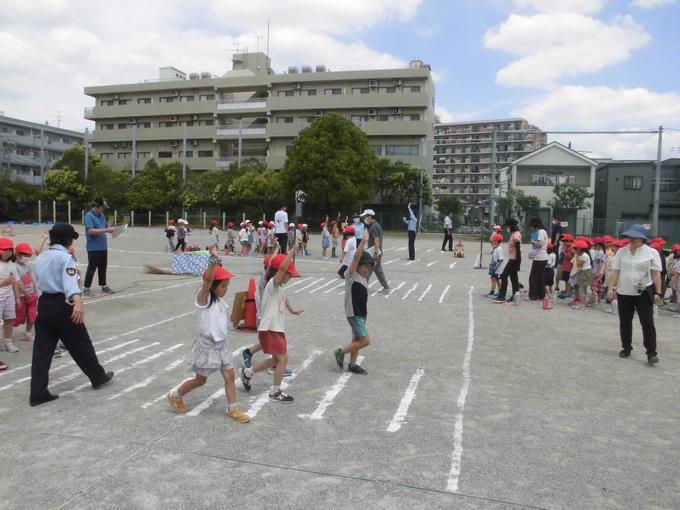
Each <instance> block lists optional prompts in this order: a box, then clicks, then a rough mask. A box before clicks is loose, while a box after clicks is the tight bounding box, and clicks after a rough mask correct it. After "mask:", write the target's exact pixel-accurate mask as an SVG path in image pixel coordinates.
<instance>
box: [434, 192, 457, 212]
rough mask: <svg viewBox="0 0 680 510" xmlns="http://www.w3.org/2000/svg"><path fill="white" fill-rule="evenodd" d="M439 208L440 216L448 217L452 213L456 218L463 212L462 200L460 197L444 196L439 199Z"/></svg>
mask: <svg viewBox="0 0 680 510" xmlns="http://www.w3.org/2000/svg"><path fill="white" fill-rule="evenodd" d="M437 207H438V208H439V212H440V214H443V215H446V214H449V213H450V212H452V213H453V215H454V216H458V215H459V214H460V211H461V206H460V200H458V197H454V196H442V197H439V199H437Z"/></svg>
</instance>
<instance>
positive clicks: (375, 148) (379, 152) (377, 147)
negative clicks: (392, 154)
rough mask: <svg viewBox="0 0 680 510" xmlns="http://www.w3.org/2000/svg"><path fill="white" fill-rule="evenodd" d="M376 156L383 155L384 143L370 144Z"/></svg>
mask: <svg viewBox="0 0 680 510" xmlns="http://www.w3.org/2000/svg"><path fill="white" fill-rule="evenodd" d="M369 147H370V148H371V150H372V151H373V153H374V154H375V155H376V156H382V145H369Z"/></svg>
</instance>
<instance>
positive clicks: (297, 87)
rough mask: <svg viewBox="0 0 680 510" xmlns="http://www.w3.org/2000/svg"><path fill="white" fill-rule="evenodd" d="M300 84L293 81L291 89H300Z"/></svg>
mask: <svg viewBox="0 0 680 510" xmlns="http://www.w3.org/2000/svg"><path fill="white" fill-rule="evenodd" d="M300 88H301V86H300V84H299V83H293V89H300Z"/></svg>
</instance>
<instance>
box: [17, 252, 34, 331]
mask: <svg viewBox="0 0 680 510" xmlns="http://www.w3.org/2000/svg"><path fill="white" fill-rule="evenodd" d="M32 256H33V248H31V247H30V246H29V245H28V244H26V243H20V244H17V247H16V259H17V262H16V264H17V266H16V267H17V273H18V275H19V280H20V282H21V285H20V286H19V289H20V299H21V306H19V307H17V316H16V319H14V327H15V328H18V327H19V326H21V325H22V324H24V323H26V331H25V332H24V340H25V341H26V342H32V341H33V340H34V339H35V337H34V335H33V325H34V324H35V319H36V317H37V316H38V291H37V289H38V286H37V285H36V283H35V276H34V275H33V268H32V267H31V266H29V265H28V260H29V259H30V258H31V257H32Z"/></svg>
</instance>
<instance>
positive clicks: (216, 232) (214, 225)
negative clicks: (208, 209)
mask: <svg viewBox="0 0 680 510" xmlns="http://www.w3.org/2000/svg"><path fill="white" fill-rule="evenodd" d="M218 225H219V223H218V222H217V220H210V237H211V240H210V244H211V246H214V247H215V248H217V249H218V250H219V248H220V227H219V226H218Z"/></svg>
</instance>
